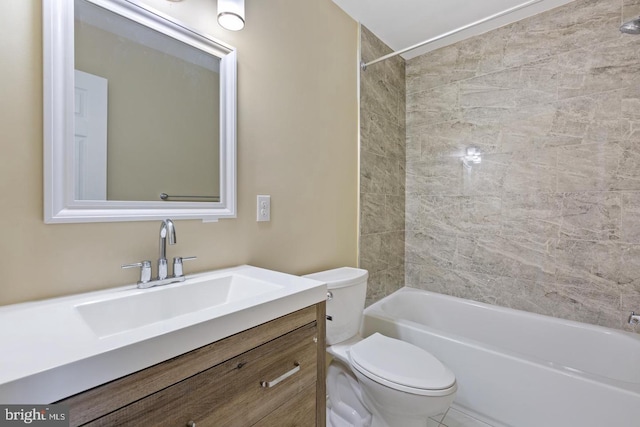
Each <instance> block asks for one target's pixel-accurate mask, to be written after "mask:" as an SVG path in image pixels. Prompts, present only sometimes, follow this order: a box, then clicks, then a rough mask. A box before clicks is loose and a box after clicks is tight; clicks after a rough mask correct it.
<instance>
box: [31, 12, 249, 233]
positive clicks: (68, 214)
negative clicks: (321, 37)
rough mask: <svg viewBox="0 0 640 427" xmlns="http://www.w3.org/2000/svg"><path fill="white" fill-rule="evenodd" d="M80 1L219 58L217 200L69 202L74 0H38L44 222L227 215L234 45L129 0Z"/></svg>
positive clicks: (232, 207) (232, 210)
mask: <svg viewBox="0 0 640 427" xmlns="http://www.w3.org/2000/svg"><path fill="white" fill-rule="evenodd" d="M87 1H90V2H91V3H94V4H96V5H98V6H100V7H103V8H105V9H108V10H110V11H112V12H115V13H118V14H120V15H122V16H124V17H126V18H128V19H131V20H133V21H135V22H138V23H140V24H142V25H145V26H147V27H149V28H152V29H154V30H156V31H160V32H162V33H164V34H167V35H168V36H170V37H173V38H174V39H177V40H180V41H182V42H184V43H187V44H189V45H191V46H194V47H196V48H198V49H200V50H202V51H204V52H207V53H210V54H212V55H214V56H216V57H218V58H220V112H221V120H220V202H163V201H158V202H155V201H152V202H136V201H113V200H104V201H103V200H96V201H91V200H74V189H73V182H74V181H73V167H71V166H70V165H72V164H73V163H72V162H73V150H72V149H70V147H72V145H71V144H72V142H73V123H74V50H73V49H74V39H73V31H74V30H73V29H74V10H73V9H74V7H73V3H74V2H73V0H43V68H44V70H43V71H44V73H43V75H44V81H43V84H44V99H43V101H44V117H43V126H44V129H43V133H44V221H45V223H77V222H116V221H148V220H158V219H165V218H171V219H202V220H203V221H205V222H209V221H217V220H218V219H220V218H235V217H236V79H237V77H236V75H237V67H236V51H235V49H234V48H232V47H230V46H228V45H226V44H223V43H221V42H219V41H217V40H215V39H213V38H211V37H209V36H206V35H203V34H201V33H199V32H197V31H194V30H192V29H190V28H188V27H186V26H184V25H182V24H180V23H178V22H177V21H175V20H173V19H172V18H170V17H168V16H166V15H164V14H162V13H160V12H158V11H155V10H153V9H151V8H149V7H147V6H143V5H140V4H138V3H135V2H134V1H130V0H87ZM169 203H170V204H169Z"/></svg>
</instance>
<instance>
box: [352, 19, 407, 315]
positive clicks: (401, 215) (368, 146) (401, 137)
mask: <svg viewBox="0 0 640 427" xmlns="http://www.w3.org/2000/svg"><path fill="white" fill-rule="evenodd" d="M361 45H362V57H363V60H365V61H367V60H371V59H375V58H377V57H379V56H382V55H384V54H386V53H389V52H390V51H391V49H389V47H387V46H385V45H384V43H382V42H381V41H380V40H379V39H377V38H376V37H375V35H373V34H372V33H371V32H370V31H368V30H367V29H366V28H364V27H363V28H362V44H361ZM404 76H405V69H404V61H403V60H402V59H401V58H395V59H393V60H390V61H385V62H384V63H380V64H376V65H375V66H372V67H370V68H369V69H368V70H367V71H366V72H363V73H361V100H360V102H361V111H360V125H361V129H360V133H361V140H360V141H361V157H360V250H359V263H360V267H362V268H364V269H366V270H368V271H369V273H370V275H369V286H368V294H367V304H370V303H371V302H373V301H376V300H377V299H380V298H381V297H383V296H384V295H387V294H389V293H391V292H393V291H395V290H396V289H398V288H399V287H400V286H402V284H403V283H404V263H405V259H404V246H405V243H404V237H405V232H404V229H405V196H404V194H405V161H406V160H405V157H406V154H405V153H406V148H405V135H406V129H405V104H406V100H405V77H404Z"/></svg>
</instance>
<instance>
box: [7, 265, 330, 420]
mask: <svg viewBox="0 0 640 427" xmlns="http://www.w3.org/2000/svg"><path fill="white" fill-rule="evenodd" d="M326 296H327V291H326V285H325V284H324V283H323V282H320V281H317V280H311V279H306V278H303V277H299V276H294V275H290V274H285V273H280V272H276V271H271V270H265V269H262V268H257V267H253V266H248V265H242V266H237V267H231V268H227V269H221V270H215V271H211V272H206V273H199V274H194V275H189V276H187V277H186V278H185V280H184V281H183V282H180V283H174V284H168V285H164V286H155V287H152V288H147V289H139V288H138V286H137V285H128V286H123V287H118V288H112V289H106V290H103V291H97V292H89V293H85V294H77V295H70V296H67V297H61V298H55V299H50V300H43V301H34V302H29V303H24V304H15V305H12V306H4V307H0V323H1V324H5V325H12V327H11V328H2V329H0V343H2V346H3V347H4V348H5V349H6V350H8V349H11V351H0V402H3V403H5V404H25V403H26V404H49V403H54V402H55V403H64V404H66V405H69V408H70V421H71V424H70V425H72V426H77V425H92V426H98V425H103V426H113V425H153V426H163V425H167V426H191V427H194V426H198V427H202V426H242V427H245V426H253V425H258V426H273V425H278V426H280V425H301V426H310V425H318V426H324V422H325V416H326V414H325V383H324V377H325V361H324V354H325V310H326V308H325V300H326Z"/></svg>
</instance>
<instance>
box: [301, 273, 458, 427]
mask: <svg viewBox="0 0 640 427" xmlns="http://www.w3.org/2000/svg"><path fill="white" fill-rule="evenodd" d="M305 277H308V278H311V279H315V280H319V281H322V282H325V283H326V284H327V289H328V299H327V328H326V329H327V353H329V354H330V355H331V356H332V357H333V360H332V362H331V364H330V365H329V367H328V369H327V394H328V401H327V426H329V427H369V426H370V427H397V426H402V427H414V426H415V427H418V426H420V427H424V426H426V423H427V418H428V417H430V416H433V415H437V414H440V413H443V412H445V411H446V410H447V409H448V408H449V406H450V405H451V403H452V402H453V400H454V398H455V393H456V390H457V385H456V379H455V376H454V374H453V373H452V372H451V371H450V370H449V369H448V368H447V367H446V366H444V365H443V364H442V363H441V362H440V361H439V360H438V359H436V358H435V357H434V356H433V355H431V354H430V353H429V352H427V351H425V350H423V349H421V348H419V347H416V346H414V345H413V344H409V343H407V342H404V341H400V340H397V339H394V338H390V337H386V336H384V335H382V334H379V333H374V334H373V335H370V336H368V337H361V336H359V335H358V330H359V327H360V321H361V315H362V311H363V310H364V302H365V297H366V288H367V277H368V273H367V271H366V270H361V269H357V268H350V267H343V268H338V269H334V270H328V271H323V272H319V273H314V274H310V275H307V276H305Z"/></svg>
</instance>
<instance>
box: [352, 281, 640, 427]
mask: <svg viewBox="0 0 640 427" xmlns="http://www.w3.org/2000/svg"><path fill="white" fill-rule="evenodd" d="M373 332H380V333H382V334H385V335H388V336H391V337H394V338H398V339H401V340H404V341H408V342H411V343H413V344H415V345H417V346H419V347H422V348H424V349H426V350H428V351H429V352H430V353H431V354H433V355H434V356H435V357H437V358H438V359H440V361H442V362H443V363H444V364H445V365H447V366H448V367H449V368H450V369H451V370H452V371H453V372H454V374H455V375H456V379H457V381H458V393H457V396H456V400H455V402H454V407H458V408H459V409H461V410H463V411H464V412H467V413H470V414H472V415H475V416H476V417H478V418H479V419H481V420H484V421H486V422H488V423H490V424H492V425H494V426H503V425H504V426H512V427H542V426H544V427H555V426H557V427H603V426H611V427H627V426H629V427H630V426H640V336H638V335H636V334H631V333H627V332H623V331H616V330H613V329H608V328H603V327H599V326H593V325H587V324H584V323H578V322H572V321H568V320H561V319H556V318H553V317H547V316H541V315H537V314H532V313H527V312H524V311H518V310H512V309H507V308H502V307H497V306H492V305H488V304H482V303H478V302H474V301H469V300H465V299H460V298H454V297H450V296H446V295H440V294H436V293H432V292H426V291H421V290H417V289H412V288H407V287H405V288H402V289H400V290H399V291H397V292H395V293H393V294H392V295H389V296H388V297H386V298H384V299H382V300H381V301H379V302H377V303H375V304H373V305H371V306H370V307H368V308H367V309H366V310H365V312H364V318H363V326H362V333H363V335H364V336H368V335H370V334H372V333H373Z"/></svg>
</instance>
